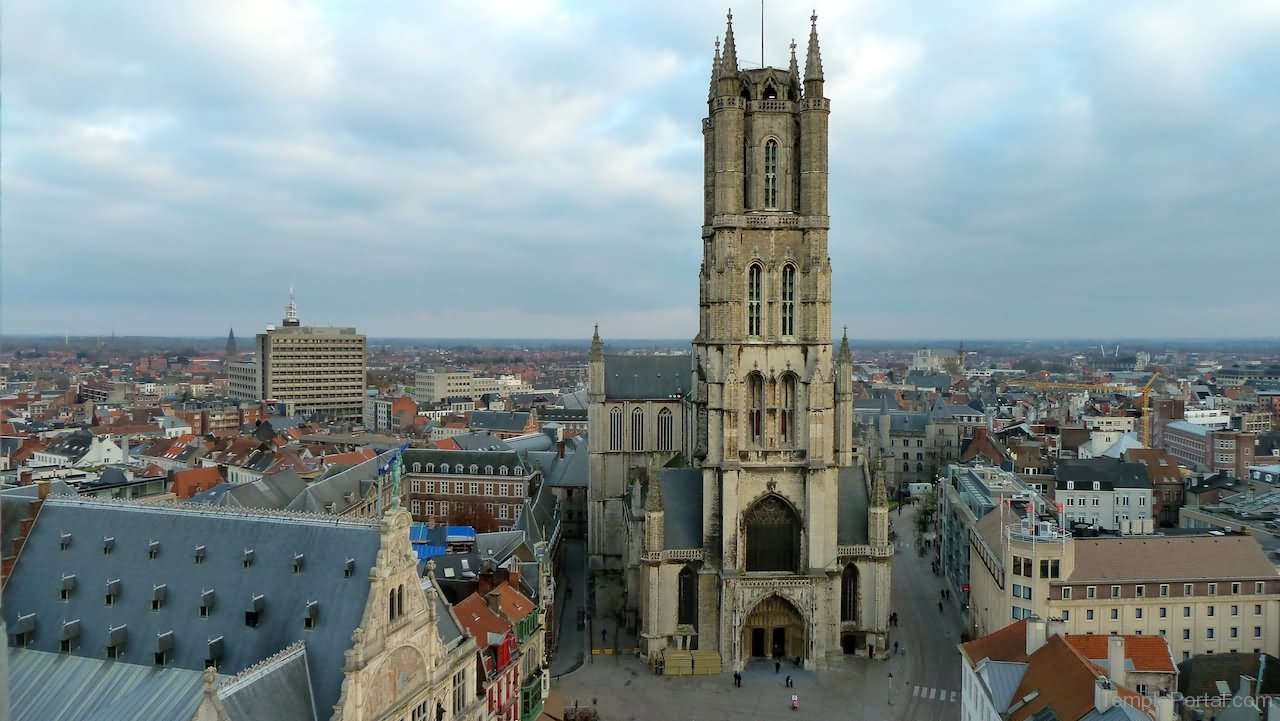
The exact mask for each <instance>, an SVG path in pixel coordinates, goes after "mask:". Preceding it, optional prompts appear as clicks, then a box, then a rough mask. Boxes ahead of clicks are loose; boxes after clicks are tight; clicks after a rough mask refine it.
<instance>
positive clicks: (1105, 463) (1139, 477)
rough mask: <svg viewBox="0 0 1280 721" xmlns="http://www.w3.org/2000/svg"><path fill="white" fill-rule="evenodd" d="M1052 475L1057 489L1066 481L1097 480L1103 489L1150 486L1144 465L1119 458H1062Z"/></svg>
mask: <svg viewBox="0 0 1280 721" xmlns="http://www.w3.org/2000/svg"><path fill="white" fill-rule="evenodd" d="M1054 475H1055V477H1056V478H1057V486H1058V489H1059V490H1062V489H1064V488H1065V486H1063V484H1064V483H1066V482H1067V481H1078V482H1085V483H1091V482H1093V481H1098V482H1099V483H1101V484H1102V485H1101V487H1102V488H1103V489H1104V490H1110V489H1112V488H1151V479H1150V478H1148V477H1147V467H1146V466H1144V465H1142V464H1141V463H1128V462H1125V461H1122V460H1120V459H1119V458H1105V457H1103V458H1064V459H1062V460H1060V461H1058V469H1057V471H1056V472H1055V474H1054Z"/></svg>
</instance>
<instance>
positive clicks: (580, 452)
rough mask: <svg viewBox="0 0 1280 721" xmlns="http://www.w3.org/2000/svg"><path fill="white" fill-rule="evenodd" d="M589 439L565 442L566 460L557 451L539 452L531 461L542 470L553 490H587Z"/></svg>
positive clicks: (530, 458)
mask: <svg viewBox="0 0 1280 721" xmlns="http://www.w3.org/2000/svg"><path fill="white" fill-rule="evenodd" d="M587 455H588V453H587V439H586V437H584V436H576V437H574V438H570V439H568V440H566V441H565V452H564V458H561V457H560V454H559V452H557V451H537V452H533V453H530V454H529V460H530V461H532V462H534V463H535V464H537V465H538V467H539V468H541V469H542V477H543V478H544V479H546V483H547V484H548V485H550V486H551V487H553V488H586V487H587V476H588V465H587V460H588V459H587Z"/></svg>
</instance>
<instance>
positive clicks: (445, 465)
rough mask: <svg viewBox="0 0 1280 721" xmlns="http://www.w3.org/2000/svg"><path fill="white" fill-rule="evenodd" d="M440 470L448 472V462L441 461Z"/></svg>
mask: <svg viewBox="0 0 1280 721" xmlns="http://www.w3.org/2000/svg"><path fill="white" fill-rule="evenodd" d="M440 472H441V473H448V472H449V464H448V463H441V464H440Z"/></svg>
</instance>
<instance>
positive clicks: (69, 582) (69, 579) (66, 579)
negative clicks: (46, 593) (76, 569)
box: [62, 573, 76, 591]
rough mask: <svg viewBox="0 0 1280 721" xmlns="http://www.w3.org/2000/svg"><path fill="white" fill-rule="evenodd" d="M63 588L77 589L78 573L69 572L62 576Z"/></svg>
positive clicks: (67, 589)
mask: <svg viewBox="0 0 1280 721" xmlns="http://www.w3.org/2000/svg"><path fill="white" fill-rule="evenodd" d="M62 590H64V591H74V590H76V574H74V573H67V574H64V575H63V576H62Z"/></svg>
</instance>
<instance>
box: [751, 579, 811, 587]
mask: <svg viewBox="0 0 1280 721" xmlns="http://www.w3.org/2000/svg"><path fill="white" fill-rule="evenodd" d="M735 585H736V586H738V587H739V588H809V587H810V586H812V585H813V581H812V580H810V579H808V578H742V579H739V580H738V581H737V582H736V584H735Z"/></svg>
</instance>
